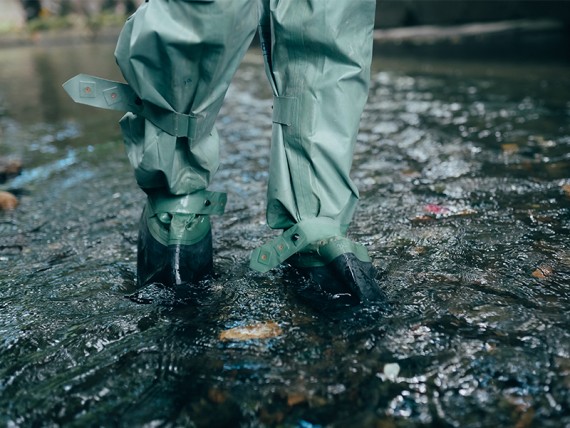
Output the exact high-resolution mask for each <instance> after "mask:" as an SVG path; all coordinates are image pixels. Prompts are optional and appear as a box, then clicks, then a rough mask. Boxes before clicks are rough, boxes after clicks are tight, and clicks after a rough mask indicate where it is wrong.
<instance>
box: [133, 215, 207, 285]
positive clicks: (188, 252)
mask: <svg viewBox="0 0 570 428" xmlns="http://www.w3.org/2000/svg"><path fill="white" fill-rule="evenodd" d="M212 270H213V262H212V231H211V229H208V231H207V233H206V235H205V236H204V237H203V238H202V239H201V240H200V241H198V242H196V243H194V244H190V245H184V244H180V243H172V244H169V245H163V244H161V243H160V242H159V241H157V240H156V239H154V237H153V236H152V234H151V233H150V231H149V228H148V225H147V216H146V215H145V213H144V212H143V215H142V216H141V221H140V226H139V238H138V245H137V286H138V287H144V286H145V285H148V284H152V283H156V284H162V285H164V286H167V287H168V286H175V285H180V284H191V283H196V282H198V281H200V280H202V279H204V278H206V277H207V276H208V275H210V274H211V273H212Z"/></svg>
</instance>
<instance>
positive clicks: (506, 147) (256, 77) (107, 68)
mask: <svg viewBox="0 0 570 428" xmlns="http://www.w3.org/2000/svg"><path fill="white" fill-rule="evenodd" d="M111 55H112V47H111V46H105V45H101V46H80V47H78V46H76V47H66V48H53V49H52V48H50V49H49V50H42V51H40V50H36V49H33V48H23V49H12V50H6V51H3V52H2V56H1V57H0V99H2V105H3V108H4V110H3V112H2V113H1V114H0V129H1V133H0V138H1V139H2V140H1V142H0V144H1V147H2V151H3V152H2V154H3V155H4V154H8V155H19V156H21V157H22V158H23V160H24V167H25V172H24V174H23V175H22V176H21V177H19V178H16V179H14V180H13V181H12V182H10V183H8V185H9V186H12V187H18V188H21V189H23V190H25V192H24V193H23V194H22V201H21V205H20V208H19V209H18V210H17V211H16V212H14V213H2V214H0V308H1V309H2V316H1V317H0V338H1V342H0V347H1V348H0V349H1V352H0V354H1V355H2V356H1V357H0V361H1V364H0V392H1V393H0V421H1V423H2V424H4V425H8V426H10V425H11V426H34V425H38V426H44V425H54V426H56V425H77V426H96V425H109V424H113V425H129V426H143V425H146V426H192V425H195V426H236V425H240V424H241V425H243V426H260V425H261V426H263V425H267V426H275V425H282V426H303V427H309V426H318V425H321V426H323V425H331V426H389V427H407V426H422V425H426V426H429V425H431V426H457V427H460V426H461V427H463V426H473V427H478V426H479V427H486V426H495V425H496V426H519V427H528V426H536V425H537V424H540V426H544V427H559V426H565V425H568V424H570V413H569V412H568V410H567V409H568V408H570V394H569V393H568V391H569V386H570V337H569V333H568V332H569V331H570V330H569V328H570V325H569V322H568V319H567V316H566V315H567V313H568V310H569V309H570V300H569V296H570V293H569V285H568V284H569V283H570V281H569V280H570V249H569V245H568V233H569V231H570V221H569V219H570V216H569V210H570V190H569V187H568V186H569V185H570V177H569V168H568V166H569V165H568V162H569V161H570V159H569V157H568V153H569V146H570V121H569V120H568V119H569V116H570V104H569V103H568V99H570V97H569V95H570V80H569V77H568V76H569V74H568V72H567V71H568V69H567V67H565V66H560V65H544V64H542V65H533V64H518V65H509V64H506V63H503V64H490V63H484V62H478V63H472V64H470V63H454V62H452V61H439V62H433V63H426V62H421V63H419V62H417V61H414V60H394V59H393V60H381V59H378V62H376V63H375V64H374V67H373V85H372V89H371V94H370V99H369V103H368V105H367V108H366V112H365V115H364V117H363V121H362V131H361V133H360V134H359V137H358V144H357V153H356V156H355V169H354V174H353V176H354V179H355V181H356V182H357V184H358V186H359V188H360V189H361V193H362V196H363V197H362V201H361V204H360V207H359V210H358V212H357V216H356V219H355V224H354V226H353V228H352V231H351V233H352V234H353V235H354V236H355V237H356V238H357V239H359V240H360V241H362V242H364V243H366V244H367V245H368V246H369V248H370V250H371V253H372V255H373V257H374V260H375V263H376V265H377V266H378V268H379V269H380V270H381V271H382V272H383V283H384V284H385V287H386V289H387V292H388V294H389V296H390V299H391V304H392V310H391V311H389V312H387V313H380V312H378V311H373V310H370V309H367V310H355V311H352V312H347V313H345V314H344V315H342V314H329V315H326V314H322V313H319V312H317V311H315V310H313V309H311V307H309V306H307V305H306V304H305V303H304V302H302V301H300V300H299V299H298V297H297V293H296V290H297V288H298V287H299V286H300V285H301V284H299V283H297V282H296V281H295V278H291V277H290V276H289V275H288V273H287V271H286V270H285V269H283V270H280V269H277V270H275V271H274V272H271V273H270V274H268V275H261V274H257V273H255V272H251V271H250V270H249V269H248V267H247V257H248V255H249V252H250V251H251V250H252V249H253V248H255V247H256V246H258V245H259V243H261V242H262V241H264V240H266V239H267V237H268V235H270V232H269V231H268V230H267V229H266V227H265V219H264V204H263V197H262V195H263V194H264V192H265V181H266V179H267V166H268V152H269V150H268V142H269V139H270V134H271V129H270V115H271V99H270V92H269V88H268V86H267V85H264V84H261V85H260V84H259V82H263V81H264V79H265V78H264V71H263V67H262V64H261V62H260V59H259V58H260V57H259V55H256V53H255V52H252V55H251V56H248V58H247V60H246V62H245V63H244V65H243V67H242V68H241V69H240V70H239V72H238V75H237V76H236V80H235V82H234V84H233V85H232V87H231V89H230V91H229V93H228V99H227V102H226V104H225V106H224V108H223V111H222V114H221V117H220V120H219V130H220V133H221V135H222V137H223V139H224V142H225V144H224V146H223V149H222V161H223V164H222V167H221V169H220V172H219V174H218V176H217V177H218V180H217V182H216V188H217V189H218V190H223V191H227V192H228V194H229V195H228V196H229V202H228V206H227V212H226V214H225V215H224V216H222V217H220V218H217V219H215V223H214V236H215V242H214V245H215V248H216V254H215V264H216V266H218V268H217V276H216V277H215V278H214V279H213V280H212V281H211V282H210V283H208V284H207V287H205V290H204V292H200V293H197V294H196V296H193V299H195V300H196V302H197V304H196V305H195V306H190V307H164V306H160V305H155V304H150V305H137V304H134V303H132V302H131V301H129V300H127V299H125V298H124V295H125V294H128V293H129V292H132V290H133V285H134V264H135V257H136V253H135V251H136V248H135V247H136V230H137V229H136V228H137V221H138V216H139V215H140V208H141V206H142V195H141V194H140V192H139V191H138V190H137V189H136V186H135V184H134V180H133V177H132V172H131V170H130V167H129V165H128V164H127V161H126V157H125V156H124V153H123V147H122V146H121V143H120V135H119V130H118V127H117V126H116V122H117V120H118V119H119V117H118V115H117V113H113V112H105V111H96V110H91V109H86V108H84V107H80V106H76V105H73V104H72V103H71V102H70V101H69V100H68V99H67V98H66V95H65V94H64V93H63V91H62V90H61V89H60V86H59V85H60V83H61V82H63V81H65V80H66V79H67V78H68V77H69V76H71V75H73V74H75V73H77V72H80V71H88V72H91V73H94V74H99V75H102V76H105V77H109V78H115V79H118V78H119V77H118V76H117V74H116V73H117V71H116V69H115V67H114V65H113V63H112V60H105V61H103V60H102V58H108V59H109V58H111ZM38 100H39V101H38ZM263 323H273V324H275V325H277V326H278V327H279V329H280V331H281V334H278V335H275V337H271V338H268V339H263V340H248V341H235V340H221V334H222V332H224V331H228V330H230V329H232V328H236V327H240V326H248V325H257V324H263ZM273 324H271V325H273ZM396 364H397V366H396Z"/></svg>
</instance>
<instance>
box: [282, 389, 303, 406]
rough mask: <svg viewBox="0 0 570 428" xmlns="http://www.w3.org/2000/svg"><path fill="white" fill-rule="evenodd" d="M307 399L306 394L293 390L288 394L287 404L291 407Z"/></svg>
mask: <svg viewBox="0 0 570 428" xmlns="http://www.w3.org/2000/svg"><path fill="white" fill-rule="evenodd" d="M305 401H307V397H306V395H305V394H302V393H300V392H291V393H289V394H288V395H287V405H288V406H289V407H293V406H296V405H297V404H301V403H304V402H305Z"/></svg>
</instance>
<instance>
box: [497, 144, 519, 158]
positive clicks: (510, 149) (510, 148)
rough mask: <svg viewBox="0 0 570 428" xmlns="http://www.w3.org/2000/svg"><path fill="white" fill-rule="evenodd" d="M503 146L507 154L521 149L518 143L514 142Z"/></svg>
mask: <svg viewBox="0 0 570 428" xmlns="http://www.w3.org/2000/svg"><path fill="white" fill-rule="evenodd" d="M501 148H502V149H503V153H505V154H507V155H512V154H514V153H517V152H518V151H519V146H518V144H514V143H506V144H501Z"/></svg>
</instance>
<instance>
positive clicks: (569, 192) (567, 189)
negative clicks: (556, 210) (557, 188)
mask: <svg viewBox="0 0 570 428" xmlns="http://www.w3.org/2000/svg"><path fill="white" fill-rule="evenodd" d="M562 191H563V192H564V194H565V195H566V196H568V197H569V198H570V183H568V184H563V185H562Z"/></svg>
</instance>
